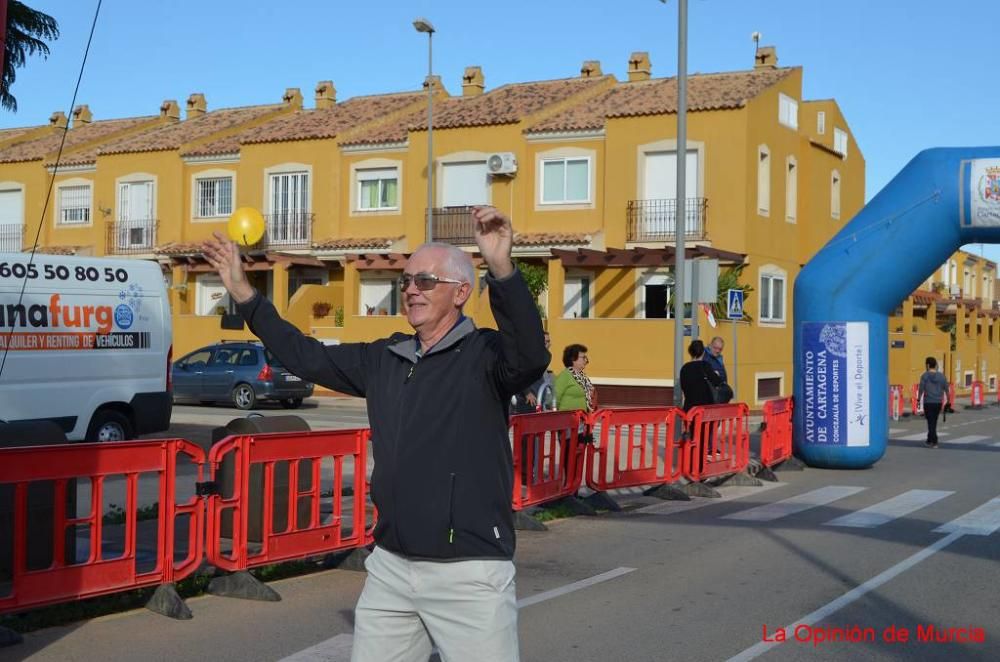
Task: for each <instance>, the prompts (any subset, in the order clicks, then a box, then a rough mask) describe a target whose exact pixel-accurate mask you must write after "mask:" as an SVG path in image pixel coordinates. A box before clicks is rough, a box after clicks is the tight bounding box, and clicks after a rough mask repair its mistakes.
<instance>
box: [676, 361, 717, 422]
mask: <svg viewBox="0 0 1000 662" xmlns="http://www.w3.org/2000/svg"><path fill="white" fill-rule="evenodd" d="M721 383H722V378H721V377H719V375H718V373H716V372H715V370H713V369H712V366H710V365H709V364H708V363H707V362H705V361H700V360H699V361H688V362H687V363H685V364H684V365H682V366H681V391H682V392H683V393H684V411H690V410H691V408H692V407H697V406H698V405H710V404H713V402H712V386H718V385H719V384H721Z"/></svg>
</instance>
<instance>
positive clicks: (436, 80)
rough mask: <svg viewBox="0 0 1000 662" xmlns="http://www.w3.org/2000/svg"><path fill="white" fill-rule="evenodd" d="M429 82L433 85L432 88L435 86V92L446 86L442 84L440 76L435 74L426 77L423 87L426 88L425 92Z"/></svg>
mask: <svg viewBox="0 0 1000 662" xmlns="http://www.w3.org/2000/svg"><path fill="white" fill-rule="evenodd" d="M428 81H430V84H431V86H433V88H434V91H435V92H437V91H439V90H443V89H444V85H443V84H442V83H441V77H440V76H438V75H436V74H435V75H434V76H427V77H425V78H424V85H423V87H424V89H425V90H426V89H427V83H428Z"/></svg>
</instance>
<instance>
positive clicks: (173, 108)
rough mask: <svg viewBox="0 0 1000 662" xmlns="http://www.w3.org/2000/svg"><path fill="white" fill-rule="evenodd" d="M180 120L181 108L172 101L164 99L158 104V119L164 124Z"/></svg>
mask: <svg viewBox="0 0 1000 662" xmlns="http://www.w3.org/2000/svg"><path fill="white" fill-rule="evenodd" d="M180 118H181V107H180V106H179V105H178V104H177V101H175V100H174V99H165V100H164V101H163V103H161V104H160V119H161V120H163V121H165V122H177V121H178V120H180Z"/></svg>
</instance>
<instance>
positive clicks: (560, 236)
mask: <svg viewBox="0 0 1000 662" xmlns="http://www.w3.org/2000/svg"><path fill="white" fill-rule="evenodd" d="M589 243H590V235H589V234H588V233H586V232H515V233H514V245H515V246H567V245H577V244H579V245H584V246H585V245H587V244H589Z"/></svg>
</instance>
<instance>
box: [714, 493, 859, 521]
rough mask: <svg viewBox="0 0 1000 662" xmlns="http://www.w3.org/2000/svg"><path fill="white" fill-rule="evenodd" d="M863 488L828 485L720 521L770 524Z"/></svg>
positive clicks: (847, 495)
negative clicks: (732, 520)
mask: <svg viewBox="0 0 1000 662" xmlns="http://www.w3.org/2000/svg"><path fill="white" fill-rule="evenodd" d="M865 489H867V488H865V487H853V486H849V485H828V486H827V487H821V488H819V489H817V490H812V491H811V492H805V493H804V494H797V495H795V496H793V497H789V498H787V499H782V500H781V501H775V502H774V503H768V504H765V505H763V506H756V507H755V508H750V509H748V510H741V511H740V512H738V513H731V514H729V515H725V516H723V518H722V519H736V520H743V521H749V522H770V521H771V520H776V519H779V518H781V517H785V516H786V515H794V514H795V513H800V512H802V511H803V510H809V509H810V508H815V507H817V506H825V505H826V504H828V503H831V502H833V501H836V500H837V499H843V498H844V497H849V496H851V495H852V494H857V493H858V492H863V491H864V490H865Z"/></svg>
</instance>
